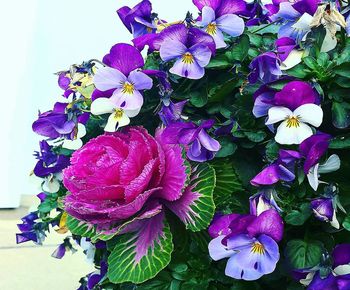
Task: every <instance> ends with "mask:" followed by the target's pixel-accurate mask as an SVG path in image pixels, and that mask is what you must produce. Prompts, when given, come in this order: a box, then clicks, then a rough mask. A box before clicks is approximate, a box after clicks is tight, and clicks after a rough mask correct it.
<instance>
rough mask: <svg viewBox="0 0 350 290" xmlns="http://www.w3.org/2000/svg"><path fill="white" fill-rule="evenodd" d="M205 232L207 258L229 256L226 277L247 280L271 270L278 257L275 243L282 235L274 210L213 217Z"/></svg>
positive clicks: (216, 258) (277, 216)
mask: <svg viewBox="0 0 350 290" xmlns="http://www.w3.org/2000/svg"><path fill="white" fill-rule="evenodd" d="M214 228H215V230H214ZM209 233H211V237H212V238H213V240H212V241H210V243H209V245H208V248H209V254H210V256H211V258H212V259H213V260H215V261H217V260H221V259H223V258H229V259H228V261H227V264H226V269H225V274H226V275H227V276H229V277H232V278H235V279H243V280H249V281H250V280H256V279H259V278H260V277H261V276H263V275H265V274H269V273H272V272H273V271H274V269H275V267H276V264H277V262H278V260H279V257H280V255H279V249H278V244H277V242H279V241H280V240H281V239H282V236H283V221H282V218H281V217H280V216H279V214H278V213H277V211H275V210H274V209H269V210H267V211H264V212H263V213H261V214H260V215H259V216H254V215H239V214H231V215H228V216H221V217H219V218H218V219H214V221H213V222H212V224H211V226H210V227H209Z"/></svg>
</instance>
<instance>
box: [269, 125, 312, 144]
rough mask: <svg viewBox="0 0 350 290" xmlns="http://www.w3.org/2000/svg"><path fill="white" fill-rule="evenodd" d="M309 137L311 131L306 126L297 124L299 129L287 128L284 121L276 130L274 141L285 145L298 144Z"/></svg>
mask: <svg viewBox="0 0 350 290" xmlns="http://www.w3.org/2000/svg"><path fill="white" fill-rule="evenodd" d="M311 135H312V130H311V128H310V127H309V126H308V125H306V124H304V123H299V127H287V121H284V122H282V123H281V124H280V125H279V126H278V128H277V133H276V136H275V140H276V142H277V143H279V144H285V145H292V144H300V143H301V142H303V141H304V140H305V139H306V138H308V137H310V136H311Z"/></svg>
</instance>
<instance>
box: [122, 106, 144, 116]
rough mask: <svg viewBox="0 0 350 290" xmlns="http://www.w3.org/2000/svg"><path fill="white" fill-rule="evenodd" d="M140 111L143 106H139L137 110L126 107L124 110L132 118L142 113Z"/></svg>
mask: <svg viewBox="0 0 350 290" xmlns="http://www.w3.org/2000/svg"><path fill="white" fill-rule="evenodd" d="M140 111H141V108H138V109H136V110H128V109H126V108H125V110H124V112H125V114H126V115H127V116H128V117H130V118H133V117H135V116H137V115H138V114H139V113H140Z"/></svg>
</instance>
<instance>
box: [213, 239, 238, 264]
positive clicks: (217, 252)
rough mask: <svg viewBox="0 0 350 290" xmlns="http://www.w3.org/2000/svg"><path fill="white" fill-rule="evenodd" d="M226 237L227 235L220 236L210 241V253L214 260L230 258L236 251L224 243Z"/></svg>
mask: <svg viewBox="0 0 350 290" xmlns="http://www.w3.org/2000/svg"><path fill="white" fill-rule="evenodd" d="M224 237H225V236H218V237H217V238H215V239H213V240H211V241H210V242H209V245H208V249H209V255H210V257H211V258H212V259H213V260H214V261H218V260H221V259H224V258H228V257H230V256H232V255H233V254H234V253H235V251H233V250H230V249H228V248H227V247H226V246H224V245H223V244H222V240H223V239H224Z"/></svg>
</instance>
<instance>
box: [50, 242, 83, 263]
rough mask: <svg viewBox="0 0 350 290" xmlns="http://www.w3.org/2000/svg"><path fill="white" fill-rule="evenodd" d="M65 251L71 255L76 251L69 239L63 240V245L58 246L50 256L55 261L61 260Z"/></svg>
mask: <svg viewBox="0 0 350 290" xmlns="http://www.w3.org/2000/svg"><path fill="white" fill-rule="evenodd" d="M67 251H71V252H72V254H74V253H75V252H76V251H77V250H76V249H74V248H73V245H72V244H71V242H70V238H69V237H67V238H65V239H64V240H63V243H62V244H60V245H58V247H57V249H56V250H55V251H54V252H53V253H52V254H51V257H53V258H56V259H62V258H63V257H64V255H65V254H66V252H67Z"/></svg>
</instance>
